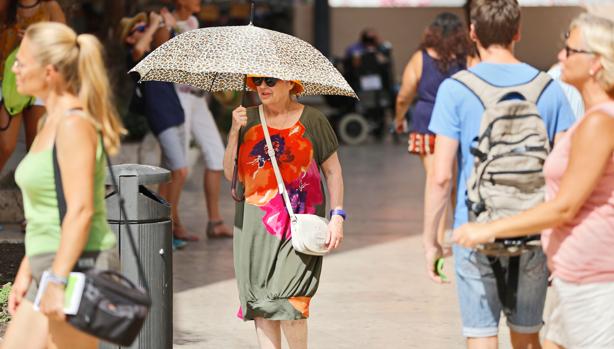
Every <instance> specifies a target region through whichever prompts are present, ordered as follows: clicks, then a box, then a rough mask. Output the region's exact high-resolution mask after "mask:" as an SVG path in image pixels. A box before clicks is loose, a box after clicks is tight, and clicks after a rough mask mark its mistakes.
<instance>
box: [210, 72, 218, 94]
mask: <svg viewBox="0 0 614 349" xmlns="http://www.w3.org/2000/svg"><path fill="white" fill-rule="evenodd" d="M218 74H219V73H217V72H216V73H215V75H213V80H211V86H210V87H209V91H211V92H212V91H213V85H214V84H215V80H216V79H217V76H218Z"/></svg>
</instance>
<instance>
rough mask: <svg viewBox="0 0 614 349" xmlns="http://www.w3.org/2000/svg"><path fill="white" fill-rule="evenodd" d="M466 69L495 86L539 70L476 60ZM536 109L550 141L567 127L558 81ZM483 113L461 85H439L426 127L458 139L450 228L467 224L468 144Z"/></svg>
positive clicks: (568, 117)
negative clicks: (455, 182)
mask: <svg viewBox="0 0 614 349" xmlns="http://www.w3.org/2000/svg"><path fill="white" fill-rule="evenodd" d="M469 70H470V71H471V72H473V73H475V74H476V75H478V76H479V77H481V78H482V79H484V80H486V81H488V82H489V83H491V84H493V85H496V86H515V85H522V84H525V83H527V82H529V81H530V80H532V79H533V78H534V77H535V76H536V75H537V74H538V72H539V71H538V70H537V69H535V68H533V67H531V66H530V65H528V64H525V63H518V64H494V63H479V64H477V65H475V66H474V67H472V68H470V69H469ZM537 108H538V110H539V112H540V114H541V116H542V118H543V119H544V122H545V124H546V129H547V130H548V136H549V137H550V140H551V141H553V140H554V136H555V135H556V134H557V133H559V132H562V131H565V130H567V129H568V128H569V127H570V126H571V125H572V123H573V122H574V114H573V112H572V111H571V108H570V106H569V102H568V101H567V98H566V97H565V94H564V93H563V91H562V90H561V87H560V85H559V84H556V83H550V84H549V85H548V87H546V89H545V90H544V92H543V93H542V95H541V97H540V98H539V100H538V101H537ZM483 113H484V107H483V106H482V104H481V102H480V100H479V99H478V98H477V96H476V95H474V94H473V92H471V91H470V90H469V89H468V88H467V87H466V86H465V85H463V84H461V83H460V82H458V81H456V80H453V79H451V78H449V79H447V80H445V81H444V82H443V83H442V84H441V85H440V86H439V90H438V91H437V98H436V99H435V108H434V109H433V116H432V118H431V123H430V124H429V129H430V130H431V131H432V132H433V133H435V134H437V135H443V136H446V137H449V138H452V139H455V140H458V141H459V142H460V146H459V153H458V162H459V173H458V180H457V188H458V189H457V196H456V211H455V212H454V228H457V227H459V226H461V225H462V224H464V223H467V220H468V217H467V205H466V204H465V192H466V183H467V180H468V179H469V177H470V176H471V171H472V169H473V160H474V157H473V155H471V153H469V147H470V145H471V142H472V140H473V139H474V138H475V137H476V136H477V135H478V133H479V131H480V121H481V119H482V114H483Z"/></svg>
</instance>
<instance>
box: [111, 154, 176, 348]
mask: <svg viewBox="0 0 614 349" xmlns="http://www.w3.org/2000/svg"><path fill="white" fill-rule="evenodd" d="M113 172H114V174H115V177H116V180H117V183H118V185H119V192H120V193H121V196H122V197H123V199H124V206H125V208H126V217H121V214H120V213H121V211H120V206H119V195H118V193H117V192H116V191H115V190H113V192H111V193H110V194H108V195H107V197H106V206H107V219H108V222H109V225H110V226H111V228H112V229H113V231H114V232H115V234H116V236H117V237H118V239H117V241H118V248H119V256H120V260H121V271H122V273H123V274H124V275H125V276H126V277H128V278H129V279H130V280H132V281H134V282H139V284H140V285H141V286H142V285H143V283H142V282H140V280H141V279H140V278H139V277H138V268H137V265H136V261H135V259H134V253H133V252H132V250H131V248H130V245H129V244H130V241H129V240H128V236H127V235H126V234H128V231H127V228H126V226H125V220H127V221H128V223H129V224H130V226H131V230H132V235H133V238H134V242H135V243H136V249H137V251H138V254H139V258H140V260H141V263H142V265H143V269H144V272H145V278H146V280H147V283H148V284H149V288H150V295H151V301H152V306H151V309H150V312H149V315H148V316H147V320H146V321H145V324H144V325H143V329H142V330H141V333H140V334H139V336H138V338H137V339H136V340H135V342H134V343H133V344H132V346H130V348H133V349H137V348H138V349H170V348H172V345H173V263H172V262H173V258H172V256H173V254H172V251H173V247H172V230H171V219H170V217H171V208H170V204H169V203H168V202H166V201H165V200H164V199H163V198H161V197H160V196H159V195H157V194H156V193H154V192H153V191H151V190H149V189H148V188H147V187H146V186H145V185H147V184H159V183H165V182H168V181H169V180H170V178H171V175H170V172H169V171H168V170H165V169H162V168H159V167H155V166H147V165H137V164H122V165H115V166H113ZM106 184H107V185H109V186H112V185H113V182H112V181H111V177H110V172H109V171H108V170H107V178H106ZM100 348H103V349H116V348H118V347H117V346H116V345H113V344H109V343H101V345H100Z"/></svg>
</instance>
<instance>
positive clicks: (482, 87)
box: [452, 70, 503, 108]
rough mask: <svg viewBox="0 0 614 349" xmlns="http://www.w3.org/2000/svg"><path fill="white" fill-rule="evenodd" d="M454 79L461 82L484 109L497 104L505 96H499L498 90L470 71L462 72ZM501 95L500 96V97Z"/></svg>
mask: <svg viewBox="0 0 614 349" xmlns="http://www.w3.org/2000/svg"><path fill="white" fill-rule="evenodd" d="M452 79H454V80H456V81H458V82H460V83H461V84H463V85H464V86H465V87H466V88H468V89H469V91H471V92H472V93H473V94H474V95H475V96H476V97H477V98H478V99H479V100H480V103H482V106H483V107H484V108H488V107H489V106H492V105H495V104H497V102H498V101H499V100H500V97H502V96H503V94H501V95H500V94H499V93H497V92H498V88H497V87H496V86H493V85H491V84H489V83H488V82H486V81H485V80H483V79H482V78H480V77H478V76H477V75H475V74H474V73H472V72H471V71H469V70H461V71H459V72H458V73H456V74H454V75H452ZM499 95H500V96H499Z"/></svg>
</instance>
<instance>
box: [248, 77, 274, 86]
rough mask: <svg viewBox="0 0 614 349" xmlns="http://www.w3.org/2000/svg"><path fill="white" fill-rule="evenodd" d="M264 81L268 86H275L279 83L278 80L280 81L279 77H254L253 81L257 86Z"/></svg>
mask: <svg viewBox="0 0 614 349" xmlns="http://www.w3.org/2000/svg"><path fill="white" fill-rule="evenodd" d="M263 81H264V83H265V84H266V85H267V86H268V87H273V86H275V85H276V84H277V81H279V79H276V78H260V77H258V78H252V82H253V83H254V85H256V86H260V85H262V82H263Z"/></svg>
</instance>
